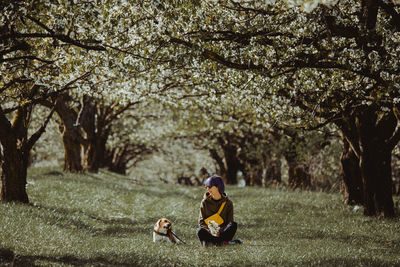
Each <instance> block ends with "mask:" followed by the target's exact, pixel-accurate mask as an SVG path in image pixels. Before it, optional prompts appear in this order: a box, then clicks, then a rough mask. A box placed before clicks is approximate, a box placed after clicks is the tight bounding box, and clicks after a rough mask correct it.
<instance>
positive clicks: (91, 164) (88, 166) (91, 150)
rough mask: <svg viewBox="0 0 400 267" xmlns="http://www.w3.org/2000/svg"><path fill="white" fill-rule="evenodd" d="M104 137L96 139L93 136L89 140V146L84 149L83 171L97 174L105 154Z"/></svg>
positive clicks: (105, 139)
mask: <svg viewBox="0 0 400 267" xmlns="http://www.w3.org/2000/svg"><path fill="white" fill-rule="evenodd" d="M107 138H108V135H107V136H106V137H96V135H94V136H93V137H92V138H91V139H90V140H89V144H88V145H87V146H85V148H84V151H85V153H84V168H85V170H87V171H89V172H93V173H97V172H98V171H99V169H100V168H101V167H103V166H102V164H103V162H104V157H105V153H106V143H107Z"/></svg>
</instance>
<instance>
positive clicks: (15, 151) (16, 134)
mask: <svg viewBox="0 0 400 267" xmlns="http://www.w3.org/2000/svg"><path fill="white" fill-rule="evenodd" d="M293 2H295V3H293ZM323 2H324V5H322V4H320V5H318V1H312V3H313V4H310V1H280V2H278V3H275V2H274V1H272V2H271V3H269V2H261V1H195V0H193V1H185V2H184V3H181V2H177V1H134V0H132V1H117V2H116V1H107V0H103V1H100V0H99V1H92V2H81V1H59V3H58V4H57V5H56V4H54V3H52V2H51V1H45V0H44V1H3V2H2V3H1V4H0V9H1V10H2V14H4V16H2V17H1V20H0V37H1V38H0V40H1V41H0V45H1V47H0V56H1V57H0V63H1V73H2V77H1V80H0V93H1V106H0V141H1V144H2V147H3V149H2V153H3V157H2V158H3V160H2V161H3V162H2V168H3V172H2V191H1V198H2V199H3V200H7V201H22V202H27V201H28V197H27V195H26V191H25V184H26V169H27V157H28V155H29V151H30V150H31V149H32V147H33V145H34V144H35V142H36V141H37V140H38V139H39V138H40V136H41V134H42V133H43V132H44V129H45V127H46V124H47V123H48V121H49V120H50V118H51V116H52V115H53V113H56V114H58V117H59V123H60V132H61V134H62V137H63V142H64V148H65V169H66V170H67V171H82V170H90V171H97V170H98V168H100V167H105V166H106V165H107V164H110V162H112V161H111V160H110V159H111V158H118V156H117V154H118V153H119V152H120V153H122V154H123V153H126V154H125V155H130V156H126V157H125V162H124V163H123V164H122V165H123V166H122V167H121V166H119V167H118V164H117V163H112V164H113V165H114V166H109V168H111V169H112V168H115V169H120V170H122V169H126V164H127V162H128V161H129V160H131V158H130V157H131V156H132V155H136V154H137V153H140V152H141V151H149V149H148V146H147V145H145V146H143V145H142V144H141V145H140V146H135V145H133V144H137V140H132V139H130V140H129V142H127V143H126V144H132V145H130V146H131V147H129V146H128V147H118V146H114V147H110V146H107V141H109V137H110V136H114V137H115V136H116V135H118V133H121V135H120V136H123V135H122V133H123V132H120V131H121V128H117V126H116V125H118V124H119V123H121V121H126V120H127V119H128V118H130V116H131V112H133V110H135V108H137V107H140V108H142V107H143V106H147V103H149V102H156V103H158V104H162V105H163V106H164V107H168V109H169V110H173V112H177V114H178V115H175V116H177V117H178V118H179V119H180V120H179V122H180V123H173V124H171V125H172V126H171V127H173V130H170V133H171V134H173V135H174V136H175V137H182V136H197V137H198V138H197V140H198V142H199V146H200V147H202V148H206V149H209V150H210V153H211V156H212V157H213V158H214V159H215V162H216V163H217V166H218V171H219V172H220V173H222V174H223V175H224V176H225V177H226V179H227V181H228V182H229V183H236V182H237V180H236V179H237V178H236V174H237V172H238V171H239V170H240V171H242V173H244V174H245V176H246V177H249V180H248V183H249V184H252V183H254V181H255V180H257V179H254V177H256V176H257V175H256V173H260V171H261V172H262V171H263V170H264V169H266V168H267V165H268V164H273V160H271V159H272V158H274V157H275V158H276V157H277V156H283V157H284V158H285V159H286V160H287V162H288V165H289V180H290V183H291V184H292V185H293V187H296V186H299V185H300V184H307V183H308V180H309V179H308V178H307V177H309V175H308V174H307V168H305V167H304V166H301V165H302V164H301V161H300V160H299V155H298V153H297V151H296V147H297V146H298V145H299V144H301V143H302V142H303V141H304V135H303V133H302V131H299V129H301V130H315V129H320V130H321V131H322V132H323V134H322V135H323V136H325V139H324V140H322V141H321V142H316V143H315V146H314V149H317V150H318V149H321V148H323V147H325V146H326V145H327V143H326V140H328V139H329V138H330V136H331V133H330V132H331V130H332V129H339V132H340V134H341V136H342V143H343V152H342V159H341V165H342V169H343V175H344V179H343V180H344V182H345V184H346V188H347V193H348V195H349V198H348V199H349V202H351V203H357V204H362V205H364V206H365V213H366V214H367V215H379V214H381V213H383V214H384V215H385V216H388V217H390V216H393V215H394V204H393V199H392V195H391V190H392V176H391V155H392V151H393V149H394V148H395V146H396V145H397V143H398V141H399V138H400V131H399V129H400V128H399V127H398V125H399V121H398V115H399V113H398V105H399V102H400V101H399V99H400V98H399V94H400V91H399V89H400V88H399V75H398V73H399V65H398V50H399V42H400V38H399V34H400V33H399V29H400V28H399V27H400V23H399V21H400V15H399V13H398V12H399V11H398V6H397V5H396V3H394V2H392V1H372V0H360V1H348V0H341V1H326V0H325V1H323ZM299 4H300V5H299ZM36 105H44V106H46V107H48V108H49V110H48V112H47V114H46V115H45V116H44V117H45V119H44V120H43V125H42V126H41V127H39V129H38V130H36V131H34V132H33V134H32V135H28V128H29V122H30V116H31V113H32V111H33V109H34V107H35V106H36ZM132 109H133V110H132ZM171 129H172V128H171ZM326 129H329V131H327V130H326ZM283 139H285V140H286V141H285V142H282V140H283ZM125 142H126V141H124V143H125ZM277 143H284V144H286V147H285V149H284V151H285V152H284V153H283V154H282V155H277V154H276V153H274V152H273V151H274V150H273V149H271V147H273V146H274V144H277ZM82 147H83V150H84V156H83V159H82V158H81V149H82ZM131 148H132V149H133V150H130V149H131ZM216 148H217V149H216ZM127 150H130V152H129V153H127ZM133 151H135V152H133ZM255 151H259V152H255ZM135 153H136V154H135ZM269 169H274V168H273V167H271V168H269ZM258 176H259V175H258ZM251 177H253V178H251ZM275 177H276V176H275Z"/></svg>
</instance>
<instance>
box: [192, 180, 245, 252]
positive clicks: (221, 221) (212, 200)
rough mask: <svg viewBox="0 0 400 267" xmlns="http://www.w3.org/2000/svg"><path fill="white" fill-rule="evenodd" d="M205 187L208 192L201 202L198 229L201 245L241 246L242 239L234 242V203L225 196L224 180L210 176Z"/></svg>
mask: <svg viewBox="0 0 400 267" xmlns="http://www.w3.org/2000/svg"><path fill="white" fill-rule="evenodd" d="M204 186H205V187H206V190H207V192H205V194H204V198H203V200H202V201H201V205H200V214H199V228H198V229H197V236H198V238H199V240H200V242H201V245H202V246H208V245H217V246H221V245H226V244H241V243H242V241H241V240H240V239H236V240H234V241H232V239H233V237H234V235H235V233H236V230H237V223H236V222H234V221H233V203H232V201H231V200H230V199H229V198H228V196H227V195H226V194H225V185H224V182H223V180H222V179H221V177H219V176H215V175H214V176H210V177H209V178H207V180H206V181H205V182H204ZM217 214H218V215H217ZM211 216H212V217H211Z"/></svg>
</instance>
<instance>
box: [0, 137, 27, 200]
mask: <svg viewBox="0 0 400 267" xmlns="http://www.w3.org/2000/svg"><path fill="white" fill-rule="evenodd" d="M3 140H4V139H3ZM3 140H2V144H3V155H4V161H3V164H2V170H3V172H2V175H1V200H4V201H8V202H11V201H16V202H22V203H29V199H28V194H27V192H26V177H27V168H28V159H27V156H26V155H24V153H23V152H22V151H21V150H20V149H18V148H17V146H16V144H17V141H16V140H15V138H13V137H12V136H9V139H8V140H7V141H5V142H4V141H3Z"/></svg>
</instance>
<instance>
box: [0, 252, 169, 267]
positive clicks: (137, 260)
mask: <svg viewBox="0 0 400 267" xmlns="http://www.w3.org/2000/svg"><path fill="white" fill-rule="evenodd" d="M0 264H1V266H43V265H50V266H55V265H62V264H68V265H71V266H151V265H153V266H161V265H171V262H170V261H169V260H167V259H162V258H159V257H158V258H154V257H152V256H151V255H150V256H147V255H146V256H143V255H135V254H133V253H132V255H130V256H128V257H125V258H124V259H121V255H116V254H104V255H100V256H96V257H93V258H78V257H76V256H73V255H64V256H60V257H49V256H30V255H14V257H13V258H12V259H10V258H7V259H2V258H0Z"/></svg>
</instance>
